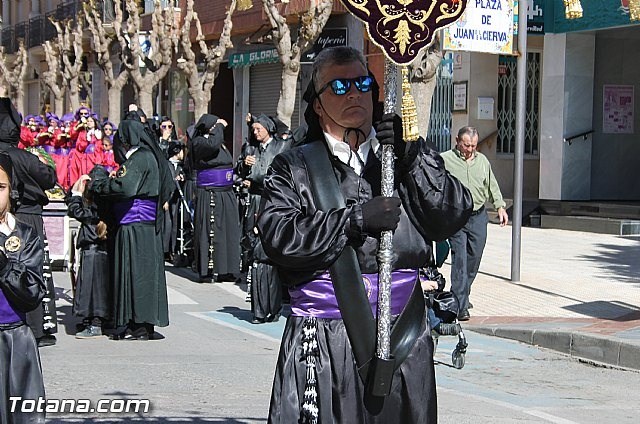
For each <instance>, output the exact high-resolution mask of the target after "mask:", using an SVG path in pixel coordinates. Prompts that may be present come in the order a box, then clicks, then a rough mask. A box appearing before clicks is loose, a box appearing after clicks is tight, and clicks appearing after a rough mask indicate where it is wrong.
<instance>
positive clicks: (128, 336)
mask: <svg viewBox="0 0 640 424" xmlns="http://www.w3.org/2000/svg"><path fill="white" fill-rule="evenodd" d="M122 340H141V341H147V340H149V333H147V330H146V329H145V328H144V327H139V328H137V329H135V330H131V329H130V328H127V331H125V333H124V336H123V337H122Z"/></svg>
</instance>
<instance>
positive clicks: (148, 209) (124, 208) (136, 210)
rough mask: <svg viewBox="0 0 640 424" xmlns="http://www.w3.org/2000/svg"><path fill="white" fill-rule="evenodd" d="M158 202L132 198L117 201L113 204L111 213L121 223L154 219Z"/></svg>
mask: <svg viewBox="0 0 640 424" xmlns="http://www.w3.org/2000/svg"><path fill="white" fill-rule="evenodd" d="M157 205H158V202H157V201H156V200H151V199H133V200H127V201H126V202H118V203H116V204H115V205H114V206H113V213H114V214H115V217H116V219H117V220H118V222H119V223H120V224H121V225H125V224H132V223H134V222H143V221H155V220H156V208H157Z"/></svg>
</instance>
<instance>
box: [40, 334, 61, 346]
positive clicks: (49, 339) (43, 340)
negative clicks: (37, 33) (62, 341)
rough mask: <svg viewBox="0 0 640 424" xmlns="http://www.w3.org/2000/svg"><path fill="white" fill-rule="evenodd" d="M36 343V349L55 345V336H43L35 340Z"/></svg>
mask: <svg viewBox="0 0 640 424" xmlns="http://www.w3.org/2000/svg"><path fill="white" fill-rule="evenodd" d="M37 341H38V347H45V346H53V345H55V344H56V343H57V341H58V340H57V339H56V336H54V335H53V334H45V335H44V336H42V337H40V338H39V339H37Z"/></svg>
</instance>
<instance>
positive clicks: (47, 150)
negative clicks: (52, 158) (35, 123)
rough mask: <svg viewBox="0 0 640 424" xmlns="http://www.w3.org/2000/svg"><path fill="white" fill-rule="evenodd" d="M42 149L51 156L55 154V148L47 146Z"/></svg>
mask: <svg viewBox="0 0 640 424" xmlns="http://www.w3.org/2000/svg"><path fill="white" fill-rule="evenodd" d="M42 148H43V149H44V151H45V152H47V153H49V154H52V153H55V152H56V148H55V147H53V146H49V145H48V144H47V145H45V146H42Z"/></svg>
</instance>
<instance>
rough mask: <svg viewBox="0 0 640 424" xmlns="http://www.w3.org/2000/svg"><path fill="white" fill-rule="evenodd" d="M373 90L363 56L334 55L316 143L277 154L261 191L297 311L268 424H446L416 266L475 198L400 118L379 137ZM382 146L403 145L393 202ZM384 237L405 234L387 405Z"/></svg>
mask: <svg viewBox="0 0 640 424" xmlns="http://www.w3.org/2000/svg"><path fill="white" fill-rule="evenodd" d="M374 85H375V81H374V80H373V78H372V76H371V75H369V74H368V72H367V67H366V64H365V62H364V58H363V56H362V54H361V53H360V52H358V51H357V50H355V49H353V48H350V47H336V48H329V49H325V50H323V51H322V52H321V53H320V54H319V55H318V57H317V58H316V60H315V62H314V65H313V73H312V81H311V83H310V84H309V88H308V90H307V92H306V94H305V99H306V100H307V102H308V103H309V106H308V108H307V111H306V113H305V118H306V120H307V123H308V125H309V133H308V134H307V138H306V140H307V144H306V145H303V146H301V147H299V148H294V149H291V150H289V151H287V152H285V153H283V154H281V155H279V156H277V157H276V158H275V160H274V161H273V163H272V164H271V168H270V171H269V173H268V175H267V177H266V178H265V181H264V191H263V194H262V205H261V208H260V213H259V216H258V229H259V231H260V237H261V240H262V244H263V247H264V250H265V252H266V253H267V255H268V256H269V257H270V258H271V259H272V260H273V261H274V262H275V263H276V264H277V266H278V267H279V271H280V276H281V278H282V280H283V282H284V283H285V284H287V285H288V286H289V293H290V295H291V310H292V315H291V316H290V317H289V318H288V320H287V325H286V327H285V330H284V335H283V340H282V344H281V347H280V353H279V358H278V364H277V369H276V373H275V379H274V385H273V392H272V397H271V406H270V411H269V422H270V423H283V424H284V423H293V422H308V423H311V422H320V423H338V422H340V423H346V422H354V423H356V422H357V423H366V424H370V423H403V424H410V423H420V424H425V423H427V424H429V423H435V422H436V421H437V406H436V389H435V388H436V386H435V376H434V368H433V357H432V356H433V342H432V339H431V335H430V332H429V327H428V326H427V325H426V323H425V305H424V297H423V295H422V290H421V287H420V283H419V279H418V268H419V267H421V266H423V265H424V264H425V263H426V261H427V258H428V257H429V255H430V254H431V251H430V249H431V247H430V245H431V243H430V242H429V241H427V240H442V239H445V238H447V237H448V236H450V235H451V234H453V233H455V232H456V231H457V230H458V229H459V228H461V227H462V226H463V225H464V223H465V221H466V220H467V218H468V217H469V214H470V212H471V205H472V202H471V196H470V194H469V192H468V191H467V190H466V189H465V188H464V187H463V186H462V185H461V184H460V183H459V182H458V181H457V180H456V179H455V178H453V177H451V176H450V175H449V174H448V173H447V172H446V171H445V169H444V164H443V161H442V159H441V158H440V156H439V155H438V153H437V152H435V151H433V150H431V149H430V148H429V147H427V146H426V145H425V144H424V143H423V141H422V140H420V141H418V142H416V143H404V142H403V141H402V129H401V126H400V125H399V124H401V122H400V118H399V117H397V116H395V115H391V114H389V115H385V116H384V117H383V119H382V121H381V122H380V123H379V124H377V125H376V126H375V129H374V128H373V124H372V121H373V100H374V99H373V96H372V92H373V89H374ZM383 144H393V145H394V147H395V149H394V150H395V153H396V156H397V158H396V161H395V173H396V175H395V181H396V193H395V194H394V197H382V196H381V195H380V187H381V162H380V155H381V152H382V148H381V145H383ZM311 175H313V177H312V176H311ZM395 196H398V197H395ZM331 204H337V205H339V206H336V207H334V206H331ZM385 230H395V232H394V236H393V247H394V255H393V259H392V270H393V272H392V278H391V313H392V319H391V322H392V324H393V329H392V335H391V352H392V354H393V356H394V358H395V359H394V361H395V362H391V363H389V365H391V366H392V367H391V369H390V371H389V373H388V374H387V375H388V376H392V380H391V381H389V379H386V380H385V379H382V381H384V382H385V383H386V384H387V385H386V387H390V393H389V394H388V395H387V396H382V395H380V392H381V391H382V390H381V386H380V385H378V384H376V383H377V381H378V380H377V377H383V376H384V373H379V372H378V371H384V370H385V369H386V370H389V368H386V366H385V363H383V362H381V361H377V360H375V359H372V357H373V356H374V351H375V345H376V340H375V322H376V320H375V318H374V314H375V313H376V307H377V293H376V292H377V283H376V280H377V271H378V266H377V263H376V252H377V248H378V237H379V234H380V233H381V231H385ZM345 264H346V265H347V266H346V267H345V266H343V265H345ZM358 268H359V269H358ZM354 270H355V271H354ZM349 273H352V275H351V276H349V277H348V280H347V281H345V278H344V277H345V276H348V275H349ZM352 277H354V278H352ZM345 294H346V295H345ZM354 359H355V361H354ZM316 365H317V366H316ZM372 376H373V377H375V378H371V377H372ZM365 382H366V383H365Z"/></svg>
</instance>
